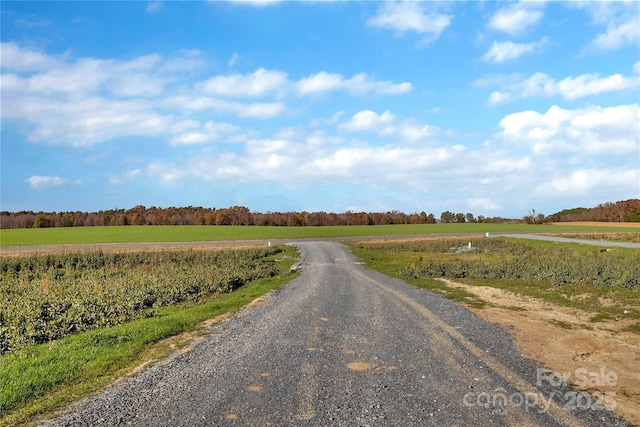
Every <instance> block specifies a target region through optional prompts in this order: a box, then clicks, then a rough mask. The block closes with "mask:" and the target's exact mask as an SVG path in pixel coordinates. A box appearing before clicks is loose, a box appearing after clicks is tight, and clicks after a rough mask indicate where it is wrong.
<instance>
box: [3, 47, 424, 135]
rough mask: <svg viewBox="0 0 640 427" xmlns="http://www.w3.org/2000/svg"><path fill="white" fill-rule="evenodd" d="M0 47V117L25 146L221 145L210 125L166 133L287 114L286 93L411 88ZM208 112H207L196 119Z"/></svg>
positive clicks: (177, 59) (195, 60) (198, 59)
mask: <svg viewBox="0 0 640 427" xmlns="http://www.w3.org/2000/svg"><path fill="white" fill-rule="evenodd" d="M1 48H2V51H1V53H2V78H1V79H0V88H1V90H2V96H3V103H6V104H7V105H11V108H10V109H8V108H7V109H4V111H3V112H2V115H3V118H5V119H8V120H12V121H15V122H17V123H18V124H19V125H20V126H22V128H23V129H24V132H25V134H26V135H27V138H28V140H29V141H32V142H43V143H50V144H66V145H72V146H87V145H92V144H95V143H98V142H102V141H107V140H111V139H115V138H120V137H125V136H157V137H164V138H166V140H167V141H169V142H171V143H174V144H184V143H205V142H215V141H217V140H219V139H221V138H220V136H221V134H220V131H221V129H220V128H219V127H215V126H214V127H212V126H213V125H209V126H210V127H209V128H204V129H201V130H199V131H195V130H190V131H189V133H184V132H183V131H179V130H176V129H178V128H179V127H180V126H181V125H182V124H184V123H186V122H189V121H196V122H204V123H207V122H209V123H221V122H227V121H228V119H229V117H228V116H233V117H235V118H239V119H271V118H274V117H278V116H281V115H283V114H285V113H286V112H287V104H286V103H285V102H284V100H285V99H286V98H287V97H288V98H291V97H296V96H307V95H314V94H319V93H323V92H327V91H337V90H340V91H344V92H347V93H350V94H353V95H362V94H364V93H374V94H378V95H397V94H402V93H406V92H408V91H410V90H411V89H412V85H411V84H410V83H407V82H405V83H399V84H396V83H394V82H391V81H384V80H376V79H374V78H372V77H370V76H369V75H367V74H366V73H360V74H356V75H354V76H353V77H351V78H345V77H343V76H342V75H340V74H335V73H328V72H325V71H321V72H318V73H315V74H311V75H310V76H308V77H306V78H303V79H301V80H299V81H294V80H291V79H290V78H289V77H288V75H287V73H285V72H283V71H279V70H267V69H265V68H259V69H257V70H256V71H254V72H251V73H247V74H238V73H234V74H230V75H216V76H212V77H210V78H208V79H204V80H200V81H194V79H193V78H192V75H196V71H199V70H201V69H202V68H205V67H203V65H205V64H206V61H205V59H204V58H203V57H202V53H201V52H200V51H198V50H185V51H182V52H179V53H178V54H177V55H176V56H173V57H164V56H163V55H159V54H149V55H142V56H139V57H135V58H132V59H129V60H116V59H100V58H77V59H73V58H71V57H69V55H61V56H54V55H47V54H45V53H42V52H38V51H35V50H32V49H29V48H25V47H22V46H20V45H18V44H16V43H12V42H10V43H2V45H1ZM232 59H233V57H232ZM212 113H213V114H215V115H216V116H214V117H201V116H200V115H201V114H212ZM222 117H224V118H222ZM214 130H215V132H214ZM222 139H224V138H222Z"/></svg>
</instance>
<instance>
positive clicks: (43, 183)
mask: <svg viewBox="0 0 640 427" xmlns="http://www.w3.org/2000/svg"><path fill="white" fill-rule="evenodd" d="M25 182H28V183H29V185H30V186H31V188H33V189H34V190H40V189H43V188H47V187H58V186H60V185H65V184H79V183H81V181H80V180H75V181H73V180H68V179H64V178H60V177H59V176H40V175H34V176H32V177H31V178H28V179H25Z"/></svg>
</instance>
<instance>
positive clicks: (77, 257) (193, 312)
mask: <svg viewBox="0 0 640 427" xmlns="http://www.w3.org/2000/svg"><path fill="white" fill-rule="evenodd" d="M296 257H297V254H296V250H295V248H293V247H291V246H275V245H274V246H272V247H270V248H262V249H238V250H221V251H197V250H188V251H144V252H133V253H109V254H107V253H103V252H83V253H65V254H58V255H51V254H50V255H34V256H24V257H18V258H16V257H13V258H3V259H2V260H1V261H0V266H1V267H0V270H1V272H2V282H1V286H2V288H1V290H2V293H3V294H4V295H3V298H2V301H0V305H1V306H0V308H1V310H2V313H3V314H2V315H3V318H2V326H1V327H0V342H1V344H2V353H3V354H2V355H0V405H1V406H0V425H2V426H6V425H16V424H22V423H25V422H28V421H30V420H34V419H35V418H37V417H38V416H39V415H40V414H44V413H47V412H50V411H54V410H56V409H59V408H61V407H62V406H64V405H66V404H68V403H70V402H72V401H75V400H77V399H78V398H80V397H82V396H84V395H86V394H88V393H91V392H93V391H95V390H98V389H100V388H101V387H104V386H106V385H108V384H109V383H111V382H112V381H114V380H115V379H116V378H119V377H121V376H122V375H125V374H127V372H129V371H131V370H132V369H134V368H135V367H136V366H140V365H144V364H148V363H150V362H151V363H152V362H153V361H154V360H158V359H160V358H162V357H165V356H167V355H168V354H170V353H171V352H173V351H175V349H176V348H180V347H183V346H185V345H188V344H189V342H191V341H192V340H193V339H197V338H198V337H199V336H202V334H204V333H206V328H207V327H209V326H211V325H212V324H213V323H214V322H215V321H217V320H219V319H220V318H221V317H220V316H222V315H225V314H227V313H232V312H235V311H237V310H238V309H240V308H241V307H243V306H245V305H247V304H249V303H251V302H252V301H254V300H256V299H257V298H259V297H261V296H263V295H264V294H266V293H267V292H269V291H272V290H275V289H278V288H279V287H280V286H281V285H282V284H284V283H286V282H288V281H289V280H291V279H292V278H293V277H295V276H296V275H297V273H295V272H294V271H292V270H291V266H292V265H293V263H294V262H295V260H296ZM73 298H81V299H80V300H74V299H73ZM211 319H214V320H211ZM169 337H174V338H171V339H169V340H168V339H167V338H169Z"/></svg>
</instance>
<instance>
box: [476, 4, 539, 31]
mask: <svg viewBox="0 0 640 427" xmlns="http://www.w3.org/2000/svg"><path fill="white" fill-rule="evenodd" d="M541 6H543V4H541V3H536V2H518V3H509V4H508V6H505V7H503V8H502V9H500V10H498V11H497V12H496V13H494V14H493V16H491V18H490V19H489V23H488V24H487V26H488V27H489V28H490V29H492V30H494V31H501V32H504V33H507V34H509V35H510V36H512V37H515V36H519V35H521V34H522V33H524V32H525V31H526V30H527V29H528V28H529V27H531V26H533V25H535V24H537V23H538V21H539V20H540V18H542V10H540V9H541Z"/></svg>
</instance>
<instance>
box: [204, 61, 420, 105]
mask: <svg viewBox="0 0 640 427" xmlns="http://www.w3.org/2000/svg"><path fill="white" fill-rule="evenodd" d="M200 87H201V88H202V89H203V90H204V92H205V93H207V94H210V95H217V96H223V97H234V98H241V97H245V98H261V97H265V96H267V95H273V96H276V97H283V96H284V95H285V94H286V93H287V92H289V91H291V90H293V91H294V92H295V93H297V94H298V95H301V96H304V95H316V94H320V93H325V92H330V91H336V90H343V91H348V92H351V93H353V94H358V95H360V94H364V93H375V94H378V95H398V94H402V93H407V92H410V91H411V89H412V88H413V87H412V85H411V83H408V82H404V83H399V84H396V83H393V82H390V81H377V80H374V79H372V78H371V77H369V75H368V74H366V73H360V74H356V75H354V76H353V77H351V78H348V79H346V78H344V76H342V75H341V74H338V73H329V72H326V71H320V72H319V73H316V74H311V75H309V76H308V77H304V78H302V79H300V80H298V81H291V80H290V79H289V78H288V76H287V74H286V73H284V72H282V71H274V70H265V69H264V68H260V69H258V70H256V71H255V72H253V73H251V74H232V75H229V76H216V77H213V78H211V79H209V80H207V81H205V82H203V83H201V85H200Z"/></svg>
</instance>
